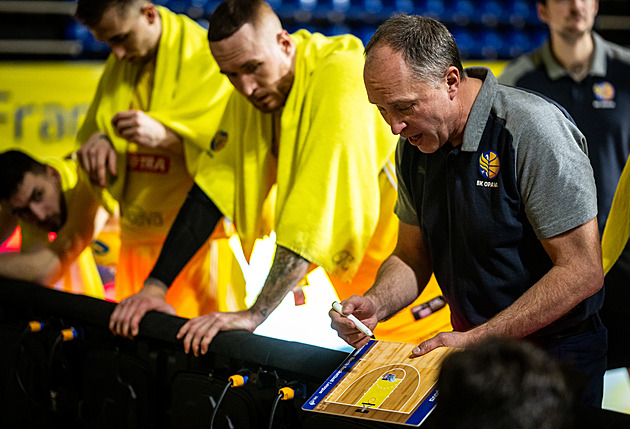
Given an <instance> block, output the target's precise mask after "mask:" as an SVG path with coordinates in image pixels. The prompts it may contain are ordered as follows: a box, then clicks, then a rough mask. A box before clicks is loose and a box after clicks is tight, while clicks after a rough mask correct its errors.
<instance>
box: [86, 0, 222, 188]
mask: <svg viewBox="0 0 630 429" xmlns="http://www.w3.org/2000/svg"><path fill="white" fill-rule="evenodd" d="M158 11H159V13H160V16H161V17H162V36H161V38H160V45H159V48H158V56H157V61H156V66H155V76H154V86H153V92H152V94H151V108H150V109H149V111H148V112H146V113H147V114H148V115H149V116H151V117H153V118H154V119H156V120H158V121H159V122H161V123H162V124H164V125H166V126H167V127H169V128H170V129H172V130H173V131H175V132H176V133H177V134H179V135H180V136H181V137H182V138H183V139H184V143H185V144H184V148H185V153H186V163H187V167H188V170H189V171H190V172H191V174H194V172H195V170H196V167H197V160H198V157H199V153H200V152H201V151H203V150H207V149H208V145H209V143H210V138H211V137H212V136H213V135H214V133H215V131H216V128H217V126H218V124H219V121H220V119H221V115H222V112H223V109H224V107H225V104H226V103H227V100H228V96H229V93H230V92H231V91H232V86H231V85H230V84H229V82H228V81H227V79H226V78H225V77H224V76H223V75H221V74H220V73H219V72H218V66H217V64H216V63H215V62H214V60H213V58H212V56H211V55H210V53H209V48H208V47H207V44H208V42H207V40H206V31H205V30H204V29H203V28H202V27H200V26H199V25H198V24H197V23H195V22H194V21H192V20H191V19H190V18H188V17H186V16H185V15H177V14H175V13H173V12H171V11H169V10H168V9H166V8H163V7H159V6H158ZM201 45H203V46H204V47H205V48H204V49H200V48H199V47H200V46H201ZM184 61H185V62H186V64H185V65H184V64H183V62H184ZM138 69H139V65H138V64H133V63H129V62H127V61H118V60H116V58H115V56H114V55H110V56H109V58H108V59H107V62H106V64H105V70H104V72H103V77H102V78H101V81H100V83H99V86H98V88H97V91H96V95H95V97H94V100H93V102H92V104H91V105H90V108H89V110H88V113H87V116H86V118H85V121H84V123H83V125H82V127H81V130H80V131H79V133H78V137H77V138H78V142H79V143H83V142H85V141H86V140H87V138H88V137H89V136H90V135H91V134H92V133H94V132H95V131H98V130H101V131H104V132H105V133H107V135H108V136H109V137H110V138H111V139H112V142H113V144H114V147H115V148H116V151H117V153H118V160H117V170H118V177H117V178H116V179H115V180H113V183H111V184H110V186H109V188H110V191H111V192H112V194H113V195H114V197H115V198H116V199H117V200H120V198H121V195H122V193H123V185H124V183H125V177H124V175H125V171H126V161H127V160H126V152H127V145H128V142H127V141H126V140H124V139H121V138H118V137H116V134H115V133H114V129H113V127H112V124H111V119H112V117H113V116H114V115H115V114H116V113H118V112H120V111H123V110H128V109H129V108H130V105H131V100H132V98H133V91H134V85H135V82H136V77H137V73H138Z"/></svg>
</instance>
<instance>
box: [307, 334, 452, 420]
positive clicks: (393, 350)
mask: <svg viewBox="0 0 630 429" xmlns="http://www.w3.org/2000/svg"><path fill="white" fill-rule="evenodd" d="M414 347H415V345H413V344H405V343H394V342H387V341H377V340H371V341H370V342H369V343H368V344H366V345H365V346H363V347H362V348H360V349H358V350H355V351H353V352H352V353H351V354H350V355H349V356H348V357H347V358H346V359H345V360H344V361H343V363H342V364H341V365H340V366H339V368H337V370H336V371H335V372H334V373H333V374H332V375H331V376H330V377H328V379H327V380H326V382H324V384H322V386H320V388H319V389H318V390H317V391H316V392H315V393H314V394H313V395H312V396H311V398H310V399H309V400H308V401H307V402H306V403H305V404H304V406H303V407H302V409H304V410H307V411H315V412H322V413H328V414H336V415H343V416H347V417H355V418H363V419H369V420H380V421H385V422H391V423H401V424H406V425H411V426H419V425H420V424H422V422H423V421H424V420H425V419H426V417H427V416H428V415H429V414H430V413H431V411H433V408H435V405H436V399H437V396H438V392H437V388H436V383H437V378H438V374H439V370H440V365H441V362H442V359H443V358H444V357H445V356H446V355H447V354H448V353H449V352H451V351H452V349H448V348H444V347H441V348H438V349H435V350H433V351H431V352H429V353H428V354H426V355H424V356H421V357H414V358H412V357H411V350H413V348H414Z"/></svg>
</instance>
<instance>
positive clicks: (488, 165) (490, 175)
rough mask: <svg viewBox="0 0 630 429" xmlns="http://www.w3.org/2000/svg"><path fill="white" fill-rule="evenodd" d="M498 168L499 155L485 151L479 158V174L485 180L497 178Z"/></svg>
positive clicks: (499, 164)
mask: <svg viewBox="0 0 630 429" xmlns="http://www.w3.org/2000/svg"><path fill="white" fill-rule="evenodd" d="M500 166H501V163H500V161H499V155H497V154H496V153H495V152H493V151H491V150H487V151H485V152H484V153H482V154H481V156H480V157H479V172H480V173H481V175H482V176H483V177H485V178H486V179H494V178H495V177H497V174H499V168H500Z"/></svg>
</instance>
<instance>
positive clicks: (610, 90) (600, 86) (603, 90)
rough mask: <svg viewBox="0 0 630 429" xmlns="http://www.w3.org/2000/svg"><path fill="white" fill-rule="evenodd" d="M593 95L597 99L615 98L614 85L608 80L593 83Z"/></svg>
mask: <svg viewBox="0 0 630 429" xmlns="http://www.w3.org/2000/svg"><path fill="white" fill-rule="evenodd" d="M593 95H595V98H596V99H597V100H612V99H613V98H615V87H614V86H612V84H611V83H610V82H599V83H595V84H593Z"/></svg>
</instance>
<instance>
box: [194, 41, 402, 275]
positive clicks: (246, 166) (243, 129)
mask: <svg viewBox="0 0 630 429" xmlns="http://www.w3.org/2000/svg"><path fill="white" fill-rule="evenodd" d="M291 37H292V38H293V40H294V41H295V42H296V44H297V53H296V66H295V80H294V83H293V87H292V88H291V92H290V94H289V97H288V99H287V102H286V104H285V107H284V110H283V112H282V117H281V134H280V144H279V148H280V150H279V155H278V158H277V162H276V157H275V156H274V155H273V154H272V153H271V148H272V144H271V139H272V121H273V115H272V114H263V113H261V112H259V111H258V110H256V109H255V108H254V107H253V106H252V105H251V103H249V102H248V101H247V100H246V99H245V98H244V97H243V96H241V95H240V94H236V93H235V94H233V96H232V97H231V99H230V102H229V103H228V107H227V109H226V113H225V116H224V119H223V121H222V123H221V126H220V128H219V132H218V133H217V135H216V136H215V138H214V139H213V143H212V148H213V150H212V151H211V153H210V154H208V156H202V160H201V164H202V166H200V168H199V174H198V175H197V176H196V177H195V181H196V182H197V184H198V185H199V186H200V187H201V188H202V189H203V190H204V191H205V192H206V193H207V194H208V195H209V196H210V198H211V199H212V200H213V201H214V203H215V204H216V205H217V206H218V207H219V209H220V210H221V211H222V212H223V213H224V214H225V215H226V216H227V217H229V218H230V219H232V220H233V222H234V224H235V225H236V229H237V231H238V234H239V237H240V238H241V242H242V244H243V250H244V252H245V255H246V256H247V257H249V254H250V252H251V249H252V246H253V243H254V240H255V239H256V238H257V237H260V236H261V235H263V234H265V233H268V231H267V230H266V229H267V228H266V227H265V226H266V225H267V224H268V222H267V221H268V219H269V217H271V216H275V225H274V229H275V231H276V236H277V238H276V241H277V244H278V245H281V246H283V247H286V248H289V249H291V250H293V251H294V252H296V253H298V254H300V255H301V256H303V257H304V258H306V259H308V260H309V261H311V262H313V263H315V264H317V265H319V266H321V267H323V268H324V269H325V270H326V271H327V272H328V273H330V274H332V275H334V276H336V277H338V278H340V279H342V280H344V281H350V280H351V279H352V277H353V276H354V274H355V273H356V271H357V269H358V267H359V265H360V263H361V261H362V259H363V255H364V253H365V249H366V248H367V246H368V244H369V242H370V239H371V237H372V234H373V232H374V230H375V228H376V224H377V222H378V219H379V204H380V197H379V181H378V176H379V172H380V171H381V169H382V168H383V166H384V165H385V163H386V161H387V158H388V156H389V155H390V154H391V153H392V152H393V151H394V148H395V146H396V141H397V138H396V137H395V136H393V135H392V134H391V132H390V130H389V128H388V126H387V124H386V123H385V121H383V119H382V118H381V117H380V114H379V113H378V111H377V109H376V107H374V106H373V105H371V104H369V102H368V100H367V95H366V92H365V88H364V86H363V79H362V75H363V74H362V73H363V46H362V44H361V42H360V41H359V39H357V38H355V37H353V36H347V35H346V36H337V37H324V36H322V35H321V34H317V33H316V34H310V33H309V32H308V31H305V30H300V31H298V32H297V33H295V34H293V35H292V36H291ZM274 183H277V195H276V203H275V213H262V212H263V208H264V207H265V206H266V205H265V201H266V199H267V196H268V194H269V191H270V190H271V188H272V186H273V184H274Z"/></svg>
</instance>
